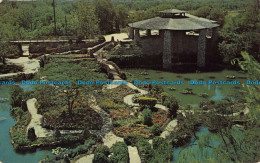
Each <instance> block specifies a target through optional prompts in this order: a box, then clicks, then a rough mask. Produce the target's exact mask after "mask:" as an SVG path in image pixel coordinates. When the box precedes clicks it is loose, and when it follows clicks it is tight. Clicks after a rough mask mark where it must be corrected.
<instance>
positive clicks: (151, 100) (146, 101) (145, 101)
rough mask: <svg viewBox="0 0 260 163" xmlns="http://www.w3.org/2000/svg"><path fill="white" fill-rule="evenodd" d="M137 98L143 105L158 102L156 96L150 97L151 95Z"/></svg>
mask: <svg viewBox="0 0 260 163" xmlns="http://www.w3.org/2000/svg"><path fill="white" fill-rule="evenodd" d="M136 100H137V102H138V103H139V104H140V105H141V106H149V107H153V106H155V104H156V102H157V99H156V98H150V97H138V98H137V99H136Z"/></svg>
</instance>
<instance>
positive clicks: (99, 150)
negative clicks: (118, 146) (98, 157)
mask: <svg viewBox="0 0 260 163" xmlns="http://www.w3.org/2000/svg"><path fill="white" fill-rule="evenodd" d="M95 153H103V154H104V155H105V156H108V155H109V154H110V150H109V148H108V146H105V145H99V146H98V147H97V148H96V150H95Z"/></svg>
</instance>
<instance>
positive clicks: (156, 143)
mask: <svg viewBox="0 0 260 163" xmlns="http://www.w3.org/2000/svg"><path fill="white" fill-rule="evenodd" d="M163 140H164V139H163V138H161V137H159V136H156V137H154V138H153V149H158V148H159V146H160V145H161V144H162V143H163Z"/></svg>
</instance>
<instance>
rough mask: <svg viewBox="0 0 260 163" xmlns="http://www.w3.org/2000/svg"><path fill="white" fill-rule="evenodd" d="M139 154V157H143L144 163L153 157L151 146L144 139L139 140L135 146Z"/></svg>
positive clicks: (147, 162)
mask: <svg viewBox="0 0 260 163" xmlns="http://www.w3.org/2000/svg"><path fill="white" fill-rule="evenodd" d="M136 146H137V148H138V151H139V153H140V154H141V157H143V160H144V162H145V163H149V162H150V158H151V157H152V156H153V149H152V147H151V144H150V143H149V142H148V140H146V139H141V140H139V141H138V142H137V144H136Z"/></svg>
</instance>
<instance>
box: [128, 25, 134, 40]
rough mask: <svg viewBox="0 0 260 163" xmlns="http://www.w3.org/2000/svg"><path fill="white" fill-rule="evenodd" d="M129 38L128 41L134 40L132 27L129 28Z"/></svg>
mask: <svg viewBox="0 0 260 163" xmlns="http://www.w3.org/2000/svg"><path fill="white" fill-rule="evenodd" d="M129 38H130V39H132V40H133V39H134V28H133V27H130V29H129Z"/></svg>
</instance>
